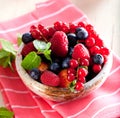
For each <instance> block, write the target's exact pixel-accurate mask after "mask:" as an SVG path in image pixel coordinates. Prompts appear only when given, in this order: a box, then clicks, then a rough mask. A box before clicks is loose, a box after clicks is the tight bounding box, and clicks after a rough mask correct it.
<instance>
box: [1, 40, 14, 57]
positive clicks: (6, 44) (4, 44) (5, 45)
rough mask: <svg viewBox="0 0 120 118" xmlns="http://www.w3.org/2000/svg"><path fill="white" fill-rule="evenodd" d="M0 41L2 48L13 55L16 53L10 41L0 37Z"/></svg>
mask: <svg viewBox="0 0 120 118" xmlns="http://www.w3.org/2000/svg"><path fill="white" fill-rule="evenodd" d="M0 43H1V45H2V48H3V50H5V51H7V52H10V53H12V54H13V55H16V51H15V49H14V47H13V45H12V43H10V42H9V41H7V40H4V39H0Z"/></svg>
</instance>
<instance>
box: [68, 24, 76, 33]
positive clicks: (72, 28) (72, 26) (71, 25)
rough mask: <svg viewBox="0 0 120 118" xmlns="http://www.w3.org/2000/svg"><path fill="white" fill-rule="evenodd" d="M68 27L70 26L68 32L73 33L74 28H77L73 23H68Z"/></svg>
mask: <svg viewBox="0 0 120 118" xmlns="http://www.w3.org/2000/svg"><path fill="white" fill-rule="evenodd" d="M69 28H70V32H71V33H74V32H75V29H76V28H77V25H75V24H73V23H69Z"/></svg>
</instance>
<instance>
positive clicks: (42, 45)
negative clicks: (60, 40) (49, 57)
mask: <svg viewBox="0 0 120 118" xmlns="http://www.w3.org/2000/svg"><path fill="white" fill-rule="evenodd" d="M33 44H34V46H35V48H36V49H37V50H38V51H39V52H43V51H44V50H45V49H46V47H47V43H46V42H44V41H38V40H34V41H33Z"/></svg>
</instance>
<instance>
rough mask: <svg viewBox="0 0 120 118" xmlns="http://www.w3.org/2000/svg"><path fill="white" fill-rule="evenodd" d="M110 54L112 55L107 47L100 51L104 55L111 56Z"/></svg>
mask: <svg viewBox="0 0 120 118" xmlns="http://www.w3.org/2000/svg"><path fill="white" fill-rule="evenodd" d="M109 53H110V51H109V49H108V48H106V47H101V49H100V54H102V55H109Z"/></svg>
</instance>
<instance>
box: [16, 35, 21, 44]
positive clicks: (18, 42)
mask: <svg viewBox="0 0 120 118" xmlns="http://www.w3.org/2000/svg"><path fill="white" fill-rule="evenodd" d="M21 43H22V34H17V45H18V46H20V44H21Z"/></svg>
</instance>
